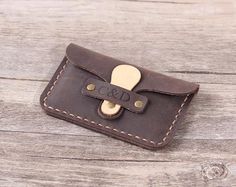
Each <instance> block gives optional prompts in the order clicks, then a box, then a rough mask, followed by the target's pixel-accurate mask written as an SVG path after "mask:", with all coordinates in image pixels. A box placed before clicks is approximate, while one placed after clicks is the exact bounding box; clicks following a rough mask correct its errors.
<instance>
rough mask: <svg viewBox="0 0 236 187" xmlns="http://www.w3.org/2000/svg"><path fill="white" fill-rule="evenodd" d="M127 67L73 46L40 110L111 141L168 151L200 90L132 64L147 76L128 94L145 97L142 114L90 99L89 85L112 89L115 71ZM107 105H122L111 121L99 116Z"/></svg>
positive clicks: (119, 62) (127, 106)
mask: <svg viewBox="0 0 236 187" xmlns="http://www.w3.org/2000/svg"><path fill="white" fill-rule="evenodd" d="M122 64H128V63H126V62H123V61H120V60H117V59H114V58H111V57H108V56H105V55H102V54H99V53H97V52H94V51H91V50H88V49H85V48H83V47H80V46H77V45H75V44H70V45H69V46H68V47H67V49H66V55H65V57H64V59H63V60H62V62H61V64H60V65H59V67H58V69H57V70H56V72H55V74H54V76H53V77H52V79H51V80H50V82H49V84H48V85H47V87H46V88H45V90H44V91H43V93H42V95H41V97H40V103H41V106H42V108H43V109H44V110H45V111H46V113H47V114H49V115H51V116H54V117H57V118H60V119H64V120H66V121H69V122H72V123H74V124H77V125H80V126H83V127H85V128H88V129H91V130H94V131H97V132H100V133H103V134H106V135H108V136H110V137H114V138H117V139H120V140H123V141H126V142H129V143H132V144H135V145H138V146H140V147H143V148H147V149H151V150H156V149H157V148H159V147H163V146H164V145H166V144H168V143H169V142H170V141H171V140H172V139H173V135H174V133H175V131H176V129H177V126H178V124H179V123H180V122H181V120H182V118H183V116H184V113H185V111H186V109H187V107H188V105H189V103H190V101H191V100H192V98H193V96H194V94H195V93H197V91H198V89H199V85H198V84H195V83H191V82H187V81H183V80H179V79H175V78H172V77H169V76H165V75H163V74H160V73H157V72H153V71H149V70H147V69H144V68H142V67H138V66H135V65H132V64H130V65H132V66H134V67H136V68H138V69H139V70H140V72H141V75H142V78H141V81H140V82H139V83H138V84H137V85H136V86H135V88H134V89H133V90H132V91H129V93H131V94H132V97H140V96H141V98H142V99H143V101H146V102H145V107H144V108H143V109H142V110H141V111H138V112H137V111H135V109H134V110H131V109H130V106H131V104H130V103H128V104H127V103H126V104H124V103H123V104H122V103H116V102H118V101H117V99H115V98H107V97H103V96H101V95H99V96H98V95H89V94H86V93H85V90H84V88H85V85H86V83H87V82H88V80H95V82H96V84H102V83H103V84H104V85H106V86H107V87H108V88H109V84H110V79H111V72H112V70H113V69H114V68H115V67H116V66H118V65H122ZM110 86H111V87H112V86H114V85H110ZM113 88H114V87H113ZM121 90H122V91H124V90H123V89H122V88H121ZM126 91H127V90H126ZM145 98H146V100H145ZM104 99H107V100H110V101H112V102H114V103H116V104H120V105H121V106H122V105H123V107H122V110H121V111H120V112H119V113H118V114H117V115H116V116H114V118H112V119H106V118H103V117H101V115H100V114H99V108H100V105H101V102H102V101H103V100H104ZM132 102H133V101H132ZM129 105H130V106H129ZM132 107H133V106H132ZM132 109H133V108H132ZM107 143H109V142H107Z"/></svg>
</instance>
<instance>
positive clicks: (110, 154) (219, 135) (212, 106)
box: [0, 0, 236, 187]
mask: <svg viewBox="0 0 236 187" xmlns="http://www.w3.org/2000/svg"><path fill="white" fill-rule="evenodd" d="M70 42H73V43H76V44H78V45H81V46H84V47H86V48H90V49H92V50H95V51H98V52H101V53H104V54H107V55H109V56H112V57H115V58H118V59H120V60H124V61H127V62H130V63H133V64H136V65H139V66H142V67H145V68H148V69H152V70H154V71H158V72H161V73H164V74H166V75H170V76H174V77H176V78H181V79H185V80H189V81H194V82H197V83H199V84H200V85H201V87H200V91H199V93H198V95H197V96H196V97H195V98H194V100H193V102H192V103H191V106H190V108H189V110H188V112H187V115H186V117H185V119H184V121H183V123H182V124H181V125H180V126H179V129H178V131H177V133H176V136H175V138H174V140H173V142H172V143H171V144H170V145H168V146H167V147H165V148H163V149H160V150H158V151H148V150H145V149H142V148H139V147H136V146H133V145H130V144H127V143H124V142H122V141H119V140H115V139H112V138H109V137H107V136H105V135H102V134H99V133H95V132H93V131H90V130H87V129H85V128H82V127H79V126H76V125H73V124H71V123H68V122H65V121H62V120H58V119H56V118H53V117H50V116H47V115H46V114H45V113H44V112H43V110H42V109H41V107H40V105H39V96H40V94H41V92H42V91H43V89H44V88H45V86H46V85H47V83H48V81H49V80H50V78H51V76H52V74H53V73H54V71H55V70H56V68H57V66H58V65H59V63H60V61H61V60H62V58H63V56H64V54H65V48H66V46H67V45H68V44H69V43H70ZM0 55H1V58H0V186H4V187H5V186H7V187H13V186H14V187H15V186H17V187H18V186H19V187H21V186H22V187H25V186H30V187H31V186H63V187H64V186H79V187H80V186H92V187H96V186H135V187H137V186H141V187H143V186H148V187H159V186H174V187H177V186H186V187H189V186H196V187H199V186H223V187H231V186H236V1H234V0H116V1H115V0H97V1H90V0H70V1H66V0H45V1H39V0H17V1H14V0H1V1H0Z"/></svg>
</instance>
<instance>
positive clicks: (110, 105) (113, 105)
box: [107, 102, 115, 108]
mask: <svg viewBox="0 0 236 187" xmlns="http://www.w3.org/2000/svg"><path fill="white" fill-rule="evenodd" d="M107 105H108V107H109V108H114V107H115V104H114V103H112V102H108V103H107Z"/></svg>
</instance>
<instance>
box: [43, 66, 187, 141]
mask: <svg viewBox="0 0 236 187" xmlns="http://www.w3.org/2000/svg"><path fill="white" fill-rule="evenodd" d="M67 64H68V61H66V63H65V64H64V65H63V67H62V69H61V70H60V72H59V74H58V75H57V76H56V80H55V81H54V82H53V85H52V86H51V87H50V89H49V91H48V92H47V94H46V97H45V98H44V99H43V102H44V103H43V105H44V107H46V108H48V109H51V110H54V111H57V112H60V113H63V114H65V115H68V116H70V117H73V118H78V119H80V120H82V121H85V122H89V123H92V124H95V125H98V126H100V127H103V128H107V129H111V130H113V131H115V132H119V133H121V134H126V135H128V136H130V137H133V138H136V139H138V140H142V141H145V142H149V143H151V144H154V145H156V144H157V145H161V144H163V143H165V141H166V139H167V137H168V136H169V134H170V133H171V130H172V129H173V127H174V125H175V123H176V122H177V119H178V117H179V116H180V113H181V111H182V109H183V107H184V105H185V103H186V102H187V100H188V97H189V94H188V95H187V96H186V97H185V99H184V101H183V103H182V104H181V105H180V108H179V110H178V112H177V114H176V115H175V118H174V120H173V121H172V123H171V126H170V127H169V129H168V131H167V132H166V134H165V137H164V138H163V139H162V141H161V142H159V143H155V142H154V141H152V140H147V139H145V138H141V137H140V136H137V135H133V134H130V133H127V132H124V131H120V130H118V129H115V128H111V127H110V126H107V125H102V124H100V123H96V122H94V121H92V120H89V119H87V118H83V117H81V116H79V115H75V114H72V113H69V112H66V111H64V110H60V109H58V108H54V107H51V106H48V105H47V104H46V101H47V99H48V96H49V95H50V94H51V92H52V90H53V89H54V87H55V85H56V83H57V81H58V80H59V78H60V77H61V74H62V73H63V72H64V70H65V68H66V65H67Z"/></svg>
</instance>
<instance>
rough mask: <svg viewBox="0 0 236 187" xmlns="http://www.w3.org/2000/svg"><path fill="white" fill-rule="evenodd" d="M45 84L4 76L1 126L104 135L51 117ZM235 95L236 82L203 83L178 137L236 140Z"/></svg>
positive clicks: (35, 130) (60, 132)
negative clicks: (42, 100) (44, 101)
mask: <svg viewBox="0 0 236 187" xmlns="http://www.w3.org/2000/svg"><path fill="white" fill-rule="evenodd" d="M45 86H46V82H38V81H20V80H5V79H0V95H1V105H0V111H2V114H0V115H1V118H0V122H1V123H0V129H1V130H5V131H22V132H42V133H47V132H48V133H59V134H63V133H65V134H75V135H91V136H100V135H99V134H98V133H93V132H92V131H89V130H86V129H84V128H82V127H77V126H76V125H73V124H71V123H67V122H64V121H62V120H59V119H56V118H53V117H49V116H47V115H46V114H45V113H44V112H43V110H42V109H41V108H40V106H39V95H40V94H41V92H42V90H43V89H44V87H45ZM235 98H236V85H221V84H202V85H201V88H200V91H199V93H198V95H197V96H196V97H195V98H194V100H193V102H192V103H191V106H190V108H189V110H188V112H187V115H186V117H185V120H184V121H183V123H182V124H181V125H180V126H179V130H178V133H177V137H176V138H185V139H236V135H235V131H236V126H235V123H236V104H235V103H236V102H235ZM209 111H210V112H209ZM9 116H11V117H9ZM32 123H33V124H34V125H32Z"/></svg>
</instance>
